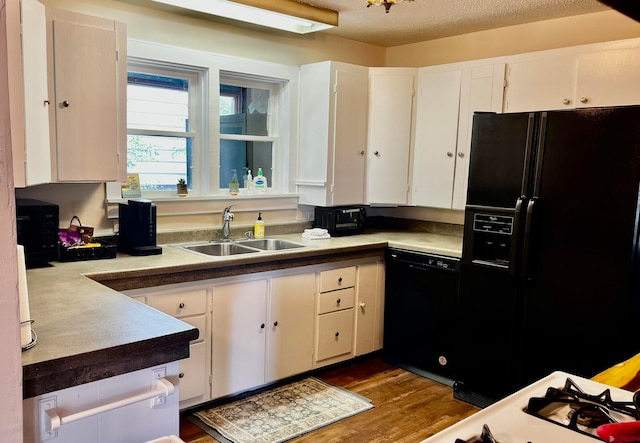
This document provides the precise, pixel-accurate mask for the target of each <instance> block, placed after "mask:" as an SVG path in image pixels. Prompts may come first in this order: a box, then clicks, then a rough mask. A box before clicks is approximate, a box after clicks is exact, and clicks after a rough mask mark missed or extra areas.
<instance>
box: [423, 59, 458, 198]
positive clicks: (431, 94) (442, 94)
mask: <svg viewBox="0 0 640 443" xmlns="http://www.w3.org/2000/svg"><path fill="white" fill-rule="evenodd" d="M461 79H462V71H461V70H459V69H458V70H453V71H444V72H428V71H423V72H421V73H420V74H419V84H418V105H417V113H416V137H415V151H414V160H413V192H412V203H413V204H414V205H418V206H431V207H437V208H450V207H451V199H452V194H453V174H454V171H455V164H456V159H455V154H456V144H457V141H458V114H459V111H460V85H461Z"/></svg>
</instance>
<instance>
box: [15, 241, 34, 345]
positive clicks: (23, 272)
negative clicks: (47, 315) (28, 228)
mask: <svg viewBox="0 0 640 443" xmlns="http://www.w3.org/2000/svg"><path fill="white" fill-rule="evenodd" d="M18 297H19V299H18V303H19V305H20V346H21V347H23V348H24V347H26V346H27V345H28V344H29V343H31V313H30V312H29V291H28V290H27V267H26V264H25V258H24V246H22V245H18Z"/></svg>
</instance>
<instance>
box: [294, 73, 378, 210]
mask: <svg viewBox="0 0 640 443" xmlns="http://www.w3.org/2000/svg"><path fill="white" fill-rule="evenodd" d="M367 85H368V68H366V67H364V66H357V65H350V64H347V63H339V62H330V61H328V62H321V63H313V64H310V65H303V66H302V67H301V68H300V159H299V164H298V178H297V180H296V185H297V186H298V190H299V193H300V200H299V201H300V203H301V204H308V205H318V206H331V205H346V204H362V203H364V188H365V178H364V174H365V149H366V137H367V113H366V109H367V100H368V98H367V94H368V86H367Z"/></svg>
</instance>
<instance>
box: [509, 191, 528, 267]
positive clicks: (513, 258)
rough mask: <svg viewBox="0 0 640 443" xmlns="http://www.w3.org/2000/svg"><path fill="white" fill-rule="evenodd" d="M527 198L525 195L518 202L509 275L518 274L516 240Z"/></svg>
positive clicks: (512, 234) (514, 220)
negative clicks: (523, 206)
mask: <svg viewBox="0 0 640 443" xmlns="http://www.w3.org/2000/svg"><path fill="white" fill-rule="evenodd" d="M525 198H526V197H525V196H524V195H523V196H522V197H519V198H518V200H516V210H515V214H514V217H513V232H512V233H511V239H512V240H511V241H512V242H513V243H512V245H511V251H510V253H509V274H510V275H512V276H515V275H516V273H517V272H518V263H517V259H518V245H517V242H516V239H517V238H518V234H519V232H520V228H519V226H520V213H521V212H522V205H523V204H524V199H525Z"/></svg>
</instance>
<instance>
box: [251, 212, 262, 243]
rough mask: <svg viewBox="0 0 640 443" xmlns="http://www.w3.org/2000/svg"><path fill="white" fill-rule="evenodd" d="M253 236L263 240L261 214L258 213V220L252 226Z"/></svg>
mask: <svg viewBox="0 0 640 443" xmlns="http://www.w3.org/2000/svg"><path fill="white" fill-rule="evenodd" d="M253 236H254V237H255V238H264V221H263V220H262V212H258V219H257V220H256V223H255V225H253Z"/></svg>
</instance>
